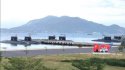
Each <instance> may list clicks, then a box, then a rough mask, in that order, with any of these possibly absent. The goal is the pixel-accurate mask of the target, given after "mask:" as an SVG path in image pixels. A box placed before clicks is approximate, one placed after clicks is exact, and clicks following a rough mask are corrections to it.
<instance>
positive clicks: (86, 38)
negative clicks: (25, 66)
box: [0, 33, 102, 50]
mask: <svg viewBox="0 0 125 70" xmlns="http://www.w3.org/2000/svg"><path fill="white" fill-rule="evenodd" d="M15 35H17V36H18V39H24V37H25V36H28V35H29V34H28V33H2V34H1V40H10V37H11V36H15ZM30 35H31V37H32V39H47V38H48V36H49V35H55V36H56V39H58V37H59V36H60V35H65V36H66V39H67V40H73V41H76V42H89V43H90V42H91V43H94V42H93V41H91V40H94V39H98V38H102V35H101V34H97V33H96V34H92V35H88V34H78V33H74V34H73V33H72V34H70V33H64V34H60V33H49V34H48V33H33V34H30ZM0 46H1V48H0V49H1V50H25V48H26V47H25V46H24V45H17V46H14V45H11V44H5V43H0ZM46 48H47V49H60V48H78V47H77V46H73V47H71V46H56V45H30V46H27V49H29V50H30V49H46Z"/></svg>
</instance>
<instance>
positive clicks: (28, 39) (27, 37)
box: [24, 36, 32, 41]
mask: <svg viewBox="0 0 125 70" xmlns="http://www.w3.org/2000/svg"><path fill="white" fill-rule="evenodd" d="M24 40H25V41H32V38H31V37H30V36H25V38H24Z"/></svg>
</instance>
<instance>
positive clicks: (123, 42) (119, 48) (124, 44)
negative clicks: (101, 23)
mask: <svg viewBox="0 0 125 70" xmlns="http://www.w3.org/2000/svg"><path fill="white" fill-rule="evenodd" d="M124 48H125V37H123V38H122V41H121V45H120V46H119V47H118V50H119V51H120V52H123V49H124Z"/></svg>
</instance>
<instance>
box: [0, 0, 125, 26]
mask: <svg viewBox="0 0 125 70" xmlns="http://www.w3.org/2000/svg"><path fill="white" fill-rule="evenodd" d="M47 15H54V16H73V17H81V18H83V19H87V20H90V21H94V22H98V23H100V24H104V25H111V24H118V25H120V26H123V27H125V0H1V22H2V23H1V25H2V28H11V27H16V26H20V25H23V24H25V23H27V22H28V21H29V20H33V19H39V18H43V17H45V16H47Z"/></svg>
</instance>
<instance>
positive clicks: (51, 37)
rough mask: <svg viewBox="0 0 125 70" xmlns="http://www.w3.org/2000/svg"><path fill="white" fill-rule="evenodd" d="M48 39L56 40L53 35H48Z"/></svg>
mask: <svg viewBox="0 0 125 70" xmlns="http://www.w3.org/2000/svg"><path fill="white" fill-rule="evenodd" d="M48 39H49V40H56V37H55V35H53V36H49V37H48Z"/></svg>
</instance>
